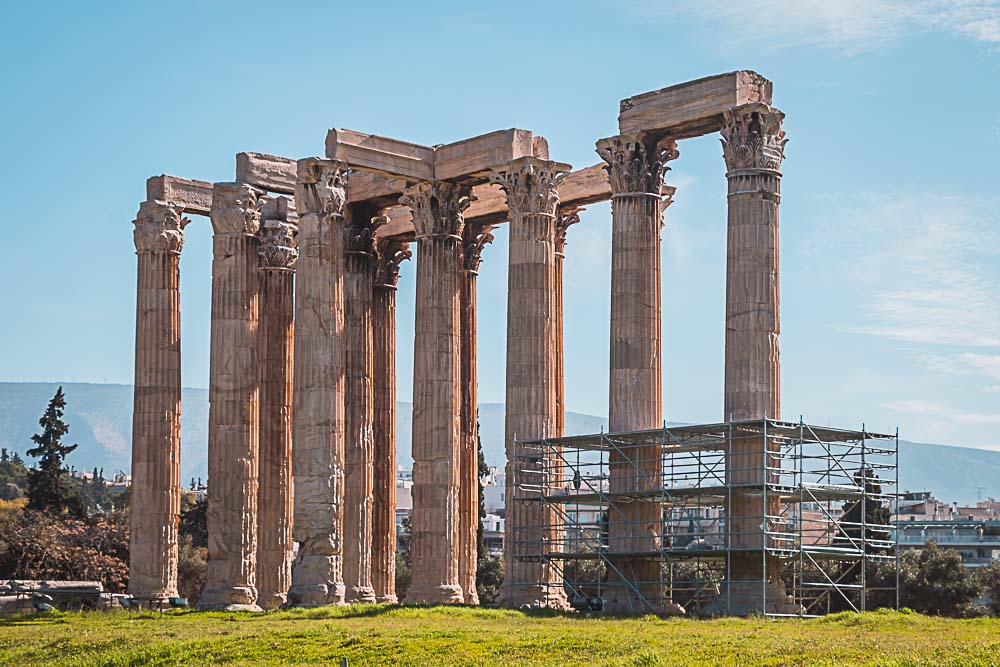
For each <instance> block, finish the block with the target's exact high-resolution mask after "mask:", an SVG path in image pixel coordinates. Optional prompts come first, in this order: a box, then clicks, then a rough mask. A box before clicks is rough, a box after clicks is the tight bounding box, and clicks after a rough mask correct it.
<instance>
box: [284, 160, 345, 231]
mask: <svg viewBox="0 0 1000 667" xmlns="http://www.w3.org/2000/svg"><path fill="white" fill-rule="evenodd" d="M346 205H347V164H346V163H344V162H341V161H340V160H327V159H325V158H318V157H310V158H305V159H302V160H299V161H298V162H297V163H296V179H295V207H296V209H297V210H298V212H299V215H300V216H306V215H318V216H320V218H322V219H323V220H325V221H327V222H329V221H330V220H332V218H333V216H343V215H344V206H346Z"/></svg>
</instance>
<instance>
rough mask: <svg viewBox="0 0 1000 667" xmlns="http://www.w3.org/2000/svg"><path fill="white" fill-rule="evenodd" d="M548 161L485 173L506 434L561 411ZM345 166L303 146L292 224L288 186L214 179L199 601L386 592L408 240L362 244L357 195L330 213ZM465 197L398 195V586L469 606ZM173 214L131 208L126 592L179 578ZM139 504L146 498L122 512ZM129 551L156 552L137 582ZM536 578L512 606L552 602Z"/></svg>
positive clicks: (470, 292)
mask: <svg viewBox="0 0 1000 667" xmlns="http://www.w3.org/2000/svg"><path fill="white" fill-rule="evenodd" d="M566 169H568V166H567V167H565V169H564V168H562V166H560V165H557V164H556V163H551V162H548V161H541V160H534V159H525V160H521V161H517V163H515V164H512V165H510V166H509V167H508V168H505V169H501V170H498V171H497V173H496V174H495V175H494V178H495V180H496V181H497V182H498V183H500V184H501V185H502V187H503V188H504V189H505V191H506V192H507V194H508V199H509V202H508V203H509V206H510V210H511V219H512V224H511V229H512V235H511V237H512V244H511V248H512V252H511V259H510V263H511V272H510V275H511V284H510V287H511V293H512V297H511V303H510V305H509V310H510V312H511V313H512V316H511V319H510V322H509V325H508V334H509V335H508V356H509V358H510V361H509V364H510V373H511V377H512V381H511V382H509V383H508V392H509V393H511V394H512V395H516V394H518V388H521V389H523V390H524V391H526V392H529V393H528V394H522V395H520V396H517V398H516V400H515V401H514V403H513V404H512V409H511V410H509V412H510V415H509V417H508V428H507V430H508V442H509V444H508V446H510V442H511V441H512V439H513V437H514V435H515V434H517V433H520V434H523V435H522V436H519V437H539V436H542V435H556V434H560V433H561V432H562V428H563V417H562V411H563V405H562V403H563V397H562V370H561V359H562V351H561V340H562V330H561V321H562V310H561V284H562V277H561V262H560V260H561V257H562V244H563V243H564V240H565V227H566V226H568V224H571V223H572V222H574V221H576V220H577V219H578V218H576V217H575V215H574V212H573V211H570V212H568V214H567V215H565V216H560V217H558V218H557V216H556V206H557V203H558V200H557V198H556V195H555V185H556V184H557V182H558V180H559V179H560V178H561V174H562V173H563V172H564V171H565V170H566ZM345 178H346V167H345V165H344V164H343V163H339V162H336V161H332V160H322V159H309V160H303V161H300V163H299V165H298V185H297V192H296V202H297V205H298V226H297V227H296V226H295V225H293V224H292V223H291V222H290V219H291V213H292V207H291V204H290V202H289V200H287V199H284V198H277V199H268V198H265V197H264V196H263V193H260V192H258V191H257V190H255V189H254V188H252V187H250V186H247V185H241V184H231V183H230V184H227V183H220V184H216V185H215V187H214V191H213V206H212V210H211V219H212V224H213V229H214V231H215V237H214V250H215V252H214V260H213V287H212V294H213V300H212V347H211V359H212V362H211V363H212V366H211V371H210V374H211V387H210V401H211V408H210V433H209V451H210V455H209V479H210V485H209V486H210V488H209V493H208V496H209V497H208V504H209V510H208V521H209V565H208V572H207V577H206V587H205V591H204V593H203V594H202V597H201V600H200V601H199V606H200V607H202V608H213V609H217V608H221V609H256V608H258V606H263V607H275V606H279V605H281V604H283V603H285V602H286V601H287V602H290V603H292V604H295V605H304V606H312V605H322V604H337V603H341V602H347V601H371V600H378V601H393V600H395V585H394V569H395V521H394V516H393V515H394V512H391V511H388V508H394V507H395V451H394V442H395V382H394V373H395V368H394V357H395V335H394V314H395V296H394V291H395V285H396V280H397V278H398V265H399V262H400V261H402V260H403V259H405V258H407V257H409V251H408V250H407V249H406V244H405V243H401V242H399V241H393V240H387V241H380V242H379V243H376V241H375V235H374V231H375V225H376V223H375V222H373V216H372V215H371V213H372V211H364V210H355V211H353V212H349V211H348V207H347V204H346V191H345ZM469 201H470V192H469V188H468V187H467V186H461V185H455V184H450V183H439V182H431V183H422V184H418V185H417V186H415V187H414V188H411V189H410V190H409V191H407V193H406V194H405V195H404V197H403V198H402V202H403V203H405V204H407V205H409V206H410V207H411V209H412V211H413V216H414V223H415V228H416V231H417V243H418V246H419V249H420V251H419V255H418V257H419V261H418V269H417V276H418V277H417V315H416V330H417V336H416V341H415V372H414V377H415V379H414V420H413V421H414V444H413V452H414V459H415V465H414V491H413V496H414V512H413V533H414V535H413V554H414V581H413V584H412V585H411V590H410V596H409V599H410V600H412V601H434V602H467V603H471V604H475V603H477V602H478V596H477V594H476V564H477V559H478V555H479V554H478V549H477V547H478V544H477V528H478V500H479V494H478V486H479V474H478V448H477V438H478V433H477V427H478V423H477V422H478V415H477V414H476V405H477V397H476V384H477V383H476V372H475V366H476V362H475V360H476V347H475V339H476V332H475V321H476V299H475V293H476V285H475V278H476V274H477V270H478V267H479V263H480V261H481V257H482V250H483V248H484V246H485V245H486V244H488V243H489V242H490V241H491V240H492V234H491V229H492V227H491V226H488V225H479V224H470V225H468V226H466V225H465V221H464V216H463V212H464V209H465V207H466V206H467V205H468V202H469ZM350 213H353V216H352V215H351V214H350ZM262 217H263V222H262ZM376 220H377V219H376ZM183 222H184V221H183V219H182V218H181V217H180V211H179V210H177V209H176V208H174V207H170V206H168V205H166V204H163V203H149V204H144V208H143V209H142V211H141V212H140V216H139V217H138V219H137V223H136V225H137V232H136V239H137V240H136V243H137V248H138V249H139V251H140V252H139V254H140V267H139V275H140V290H139V300H138V312H139V315H140V317H139V319H138V324H137V334H138V335H137V363H136V373H137V382H136V387H137V390H136V412H135V415H136V417H135V418H136V420H137V421H136V427H135V433H136V436H137V437H136V444H135V447H134V451H133V454H134V458H135V465H134V466H133V468H134V471H135V478H136V487H137V496H136V497H137V503H136V506H137V511H136V512H134V513H133V517H134V518H133V536H134V537H133V544H134V545H135V546H134V548H133V554H134V556H133V563H132V572H133V577H132V585H131V589H132V591H133V593H135V594H136V595H137V596H138V597H148V598H153V597H164V596H169V595H175V594H176V548H177V535H176V532H177V522H178V516H179V496H180V493H179V486H180V485H179V449H180V438H179V417H180V348H179V312H180V311H179V303H178V298H177V295H178V289H177V288H178V277H179V273H178V261H177V260H178V258H179V254H180V246H181V244H182V242H183V235H182V232H181V228H182V226H183ZM150 230H155V234H152V233H151V232H150ZM296 236H297V238H296ZM146 237H150V238H153V237H155V238H154V240H152V241H147V240H145V239H146ZM296 261H297V264H296ZM296 268H297V270H298V276H297V279H295V278H294V276H295V270H296ZM293 291H294V300H293V298H292V294H293ZM293 302H294V318H293V316H292V315H293V313H292V308H293V306H292V304H293ZM345 315H346V317H345ZM293 319H294V331H295V334H294V336H293V335H292V332H293ZM293 340H294V349H293ZM557 348H558V349H557ZM293 359H295V360H296V363H294V367H295V372H294V373H292V368H293ZM164 374H165V375H164ZM293 389H294V390H293ZM293 396H294V401H295V405H294V410H293V406H292V404H291V403H292V397H293ZM518 406H520V407H518ZM167 408H169V409H167ZM164 414H166V415H167V416H168V419H166V420H164V419H163V415H164ZM293 415H294V418H293ZM293 430H294V433H293ZM293 436H294V440H295V443H296V444H295V448H294V450H293V449H292V447H291V443H292V439H293ZM164 451H165V452H167V454H168V455H167V456H162V455H160V452H164ZM293 479H294V487H293V486H292V480H293ZM510 479H513V477H512V476H511V477H510ZM293 488H294V493H293ZM144 493H145V494H147V495H150V496H151V499H150V500H148V501H147V500H146V499H145V496H143V495H142V494H144ZM157 502H160V503H161V504H162V505H163V506H162V507H160V508H159V510H156V511H158V512H159V513H155V512H154V511H150V510H148V509H143V510H139V508H154V507H157V505H156V503H157ZM375 507H377V508H379V510H380V511H378V512H373V508H375ZM292 508H293V509H292ZM516 512H517V510H516V509H512V513H516ZM293 516H294V525H293V522H292V520H291V519H292V517H293ZM514 522H515V523H516V519H515V521H514ZM548 523H549V524H550V525H551V523H552V522H551V521H548ZM345 533H346V534H347V535H350V536H351V539H350V540H347V541H345V540H344V535H345ZM293 536H294V540H295V541H296V542H297V543H298V545H299V552H298V557H297V559H296V561H295V563H294V564H293V563H292V562H291V554H292V549H291V547H292V542H291V539H292V537H293ZM546 539H551V536H550V535H546ZM376 561H377V562H376ZM144 568H146V569H149V568H153V570H152V571H150V572H149V574H148V575H145V578H144V572H143V569H144ZM520 576H521V575H517V578H520ZM526 576H529V577H531V576H534V574H533V573H528V574H527V575H526ZM541 576H542V577H543V578H544V580H545V582H544V583H542V584H541V585H540V586H538V587H536V589H535V592H534V593H530V592H529V593H527V594H526V596H525V595H522V596H521V598H522V600H521V601H522V602H524V603H531V604H549V603H550V602H554V603H555V604H560V605H561V604H563V603H564V600H563V598H562V595H561V592H559V593H556V594H555V596H554V598H553V600H548V599H547V597H546V596H550V597H551V596H552V591H553V590H557V589H558V581H557V578H556V576H555V573H554V571H549V570H546V571H545V572H544V573H543V574H542V575H541ZM286 591H287V594H286ZM510 602H511V603H516V601H515V600H510Z"/></svg>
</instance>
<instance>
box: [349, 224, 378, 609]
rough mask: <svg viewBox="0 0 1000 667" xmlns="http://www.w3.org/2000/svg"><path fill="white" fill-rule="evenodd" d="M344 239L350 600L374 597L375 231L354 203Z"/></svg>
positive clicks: (367, 600) (363, 599)
mask: <svg viewBox="0 0 1000 667" xmlns="http://www.w3.org/2000/svg"><path fill="white" fill-rule="evenodd" d="M349 217H350V224H349V225H348V227H347V229H346V236H345V240H344V247H345V255H344V308H345V312H346V319H345V323H344V325H345V326H344V353H345V359H344V372H345V382H346V393H345V398H344V408H345V426H344V536H345V540H344V586H345V590H346V593H347V601H348V602H375V591H374V589H373V588H372V504H373V498H372V493H373V484H374V479H373V474H374V470H373V468H372V466H373V464H374V445H375V443H374V440H373V428H374V419H375V413H374V387H373V385H372V381H373V373H374V357H373V355H372V288H373V282H374V278H375V274H374V271H375V267H374V264H373V253H374V246H373V244H374V231H373V227H372V216H371V214H370V212H365V211H363V210H359V209H354V210H352V211H351V212H350V216H349Z"/></svg>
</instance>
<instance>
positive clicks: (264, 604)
mask: <svg viewBox="0 0 1000 667" xmlns="http://www.w3.org/2000/svg"><path fill="white" fill-rule="evenodd" d="M287 598H288V596H287V595H267V596H262V597H258V598H257V604H258V605H260V608H261V609H264V610H265V611H266V610H269V609H280V608H281V607H284V606H285V603H286V602H288V599H287Z"/></svg>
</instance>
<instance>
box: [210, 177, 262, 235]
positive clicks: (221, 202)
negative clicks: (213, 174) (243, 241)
mask: <svg viewBox="0 0 1000 667" xmlns="http://www.w3.org/2000/svg"><path fill="white" fill-rule="evenodd" d="M260 205H261V201H260V192H259V191H258V190H257V189H256V188H253V187H251V186H249V185H245V184H242V183H216V184H215V185H213V186H212V209H211V211H210V212H209V215H210V217H211V218H212V229H214V230H215V233H216V234H236V235H246V236H254V235H255V234H257V232H258V231H259V230H260Z"/></svg>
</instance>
